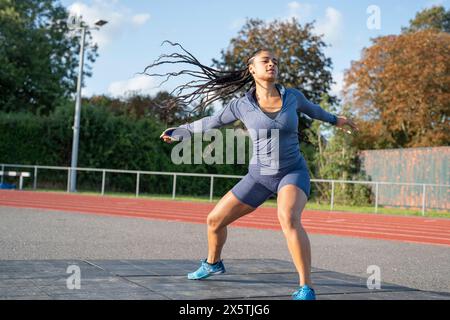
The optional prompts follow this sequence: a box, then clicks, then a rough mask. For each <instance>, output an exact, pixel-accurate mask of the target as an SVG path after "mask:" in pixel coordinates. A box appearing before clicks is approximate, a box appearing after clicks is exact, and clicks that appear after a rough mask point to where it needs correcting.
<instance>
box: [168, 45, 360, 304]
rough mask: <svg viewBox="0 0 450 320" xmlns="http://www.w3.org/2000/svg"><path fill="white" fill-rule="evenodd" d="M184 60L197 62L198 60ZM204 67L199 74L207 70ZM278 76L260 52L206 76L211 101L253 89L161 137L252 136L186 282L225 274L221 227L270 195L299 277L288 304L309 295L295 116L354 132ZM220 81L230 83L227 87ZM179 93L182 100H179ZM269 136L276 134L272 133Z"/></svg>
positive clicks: (304, 187) (304, 194)
mask: <svg viewBox="0 0 450 320" xmlns="http://www.w3.org/2000/svg"><path fill="white" fill-rule="evenodd" d="M183 50H184V49H183ZM191 57H192V56H191ZM191 61H194V60H191ZM191 63H193V64H197V63H198V61H197V60H195V61H194V62H191ZM203 67H204V66H203ZM205 68H207V67H205ZM203 70H204V72H205V74H206V73H207V71H210V70H213V69H210V68H209V69H208V70H205V69H203ZM277 77H278V60H277V58H276V57H275V56H274V54H273V53H272V52H271V51H270V50H267V49H261V50H258V51H256V52H255V53H254V54H253V55H252V56H251V57H250V58H249V59H248V61H247V68H245V69H244V70H240V71H238V72H229V73H228V74H227V73H226V72H225V73H223V72H222V73H214V74H213V73H211V74H210V75H209V79H210V81H209V82H208V83H207V85H208V86H203V87H201V88H202V89H204V91H203V93H205V92H206V93H207V94H216V95H215V96H213V98H216V97H218V96H219V94H218V92H219V93H220V92H222V93H225V94H230V93H232V92H233V90H234V89H236V90H235V91H237V90H238V89H240V88H242V84H245V83H251V82H254V84H253V85H252V87H251V89H250V90H249V91H248V92H247V93H246V94H245V95H244V96H243V97H241V98H238V99H233V100H232V101H231V102H229V103H228V104H227V105H226V106H225V108H224V109H223V110H222V111H221V112H220V113H219V114H218V115H215V116H209V117H204V118H202V119H200V120H197V121H194V122H192V123H187V124H184V125H181V126H179V127H177V128H169V129H166V130H165V131H164V132H163V133H162V134H161V139H162V140H163V141H165V142H167V143H171V142H172V141H174V140H180V138H181V137H186V135H183V134H177V132H178V133H179V132H180V130H185V131H187V132H188V133H189V134H192V133H194V132H198V130H201V131H202V132H204V131H206V130H208V129H211V128H218V127H220V126H223V125H226V124H229V123H232V122H234V121H236V120H241V121H242V122H243V123H244V125H245V126H246V128H247V129H252V130H251V132H253V134H252V135H251V139H252V142H253V147H254V149H253V150H254V151H253V157H252V160H251V161H250V165H249V170H248V174H247V175H246V176H244V177H243V178H242V179H241V180H240V181H239V182H238V183H237V184H236V185H235V186H234V187H233V188H232V189H231V190H230V191H229V192H228V193H226V194H225V196H224V197H223V198H222V199H221V200H220V201H219V202H218V203H217V204H216V206H215V207H214V209H213V210H212V211H211V212H210V213H209V214H208V217H207V234H208V257H207V259H205V260H203V261H202V263H201V266H200V267H199V269H198V270H196V271H195V272H192V273H189V274H188V279H204V278H207V277H209V276H211V275H214V274H219V273H224V272H225V267H224V264H223V261H222V260H221V251H222V248H223V246H224V244H225V241H226V238H227V225H229V224H230V223H232V222H233V221H235V220H237V219H239V218H240V217H242V216H244V215H246V214H249V213H250V212H252V211H254V210H255V209H256V208H257V207H258V206H260V205H261V204H262V203H264V201H265V200H266V199H267V198H269V197H270V196H271V195H272V194H274V193H277V213H278V219H279V221H280V224H281V227H282V230H283V234H284V236H285V238H286V241H287V245H288V249H289V252H290V254H291V256H292V260H293V262H294V264H295V267H296V269H297V271H298V274H299V286H300V287H299V289H298V290H297V291H295V292H294V293H293V299H295V300H313V299H315V292H314V289H313V284H312V281H311V247H310V242H309V239H308V235H307V233H306V232H305V229H304V228H303V226H302V223H301V219H300V217H301V213H302V211H303V209H304V207H305V205H306V202H307V200H308V197H309V195H310V178H309V174H308V169H307V164H306V162H305V160H304V158H303V157H302V155H301V153H300V147H299V142H298V115H297V112H298V111H300V112H303V113H305V114H307V115H308V116H310V117H311V118H313V119H318V120H321V121H325V122H328V123H330V124H333V125H335V126H337V127H343V126H349V127H350V129H352V130H353V129H354V130H358V128H357V127H356V126H355V124H354V123H353V121H351V120H349V119H347V118H345V117H337V116H335V115H333V114H330V113H328V112H326V111H325V110H323V109H322V108H321V107H320V106H318V105H315V104H313V103H311V102H309V101H308V100H307V99H306V98H305V96H304V95H303V94H302V93H301V92H300V91H299V90H297V89H291V88H289V89H288V88H284V87H283V86H282V85H280V84H277V83H276V82H277ZM224 79H225V80H224ZM227 83H228V84H229V86H226V84H227ZM199 88H200V86H199ZM217 88H218V89H217ZM215 89H217V90H215ZM186 96H188V95H185V96H184V98H186ZM198 128H200V129H198ZM271 130H272V131H271ZM274 130H275V131H274ZM249 131H250V130H249ZM268 132H276V133H277V134H275V135H273V134H272V135H271V134H267V133H268ZM347 132H350V131H347ZM275 149H278V154H277V159H273V154H272V153H273V151H274V150H275ZM255 159H256V160H255Z"/></svg>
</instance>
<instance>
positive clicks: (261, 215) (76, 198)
mask: <svg viewBox="0 0 450 320" xmlns="http://www.w3.org/2000/svg"><path fill="white" fill-rule="evenodd" d="M0 206H11V207H19V208H36V209H46V210H57V211H68V212H78V213H85V214H96V215H109V216H121V217H135V218H144V219H159V220H166V221H180V222H191V223H201V224H204V223H205V222H206V216H207V215H208V213H209V212H210V211H211V209H212V208H213V207H214V204H212V203H198V202H197V203H196V202H185V201H171V200H147V199H139V198H136V199H129V198H117V197H110V196H105V197H102V196H88V195H78V194H62V193H49V192H30V191H14V190H0ZM302 222H303V226H304V227H305V229H306V230H307V231H308V232H309V233H317V234H328V235H339V236H349V237H362V238H373V239H384V240H395V241H403V242H415V243H423V244H434V245H444V246H450V219H442V218H440V219H439V218H425V217H411V216H409V217H407V216H389V215H381V214H379V215H377V214H364V213H348V212H336V211H333V212H329V211H317V210H305V211H304V212H303V214H302ZM232 226H239V227H248V228H257V229H271V230H281V228H280V225H279V222H278V219H277V212H276V208H268V207H260V208H258V209H256V210H255V211H254V212H252V213H251V214H249V215H247V216H244V217H242V218H241V219H239V220H237V221H235V222H234V223H233V224H232Z"/></svg>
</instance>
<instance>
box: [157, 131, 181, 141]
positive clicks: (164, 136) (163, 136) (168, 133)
mask: <svg viewBox="0 0 450 320" xmlns="http://www.w3.org/2000/svg"><path fill="white" fill-rule="evenodd" d="M175 129H176V128H167V129H166V130H164V131H163V133H161V135H160V136H159V138H160V139H162V140H163V141H164V142H166V143H172V142H173V141H177V139H175V138H173V137H172V132H173V131H174V130H175Z"/></svg>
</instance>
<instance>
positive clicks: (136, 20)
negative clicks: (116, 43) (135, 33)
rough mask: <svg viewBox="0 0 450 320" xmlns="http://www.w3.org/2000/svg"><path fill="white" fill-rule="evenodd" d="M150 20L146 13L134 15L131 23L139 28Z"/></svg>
mask: <svg viewBox="0 0 450 320" xmlns="http://www.w3.org/2000/svg"><path fill="white" fill-rule="evenodd" d="M149 19H150V15H149V14H148V13H143V14H136V15H134V16H133V17H132V18H131V21H132V22H133V24H134V25H135V26H141V25H143V24H145V23H146V22H147V21H148V20H149Z"/></svg>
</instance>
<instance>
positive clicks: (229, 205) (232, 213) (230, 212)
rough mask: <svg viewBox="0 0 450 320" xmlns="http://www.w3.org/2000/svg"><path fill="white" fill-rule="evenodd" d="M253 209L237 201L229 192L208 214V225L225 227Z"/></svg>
mask: <svg viewBox="0 0 450 320" xmlns="http://www.w3.org/2000/svg"><path fill="white" fill-rule="evenodd" d="M255 209H256V208H253V207H251V206H249V205H247V204H245V203H242V202H241V201H239V199H238V198H236V196H235V195H234V194H233V193H232V192H231V190H230V191H228V192H227V193H226V194H225V195H224V196H223V197H222V199H220V200H219V202H218V203H217V204H216V206H215V207H214V209H213V210H212V211H211V212H210V213H209V215H208V224H211V223H213V224H214V226H215V227H217V228H221V227H225V226H227V225H229V224H230V223H232V222H233V221H235V220H237V219H239V218H240V217H242V216H245V215H246V214H249V213H250V212H252V211H254V210H255Z"/></svg>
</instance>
